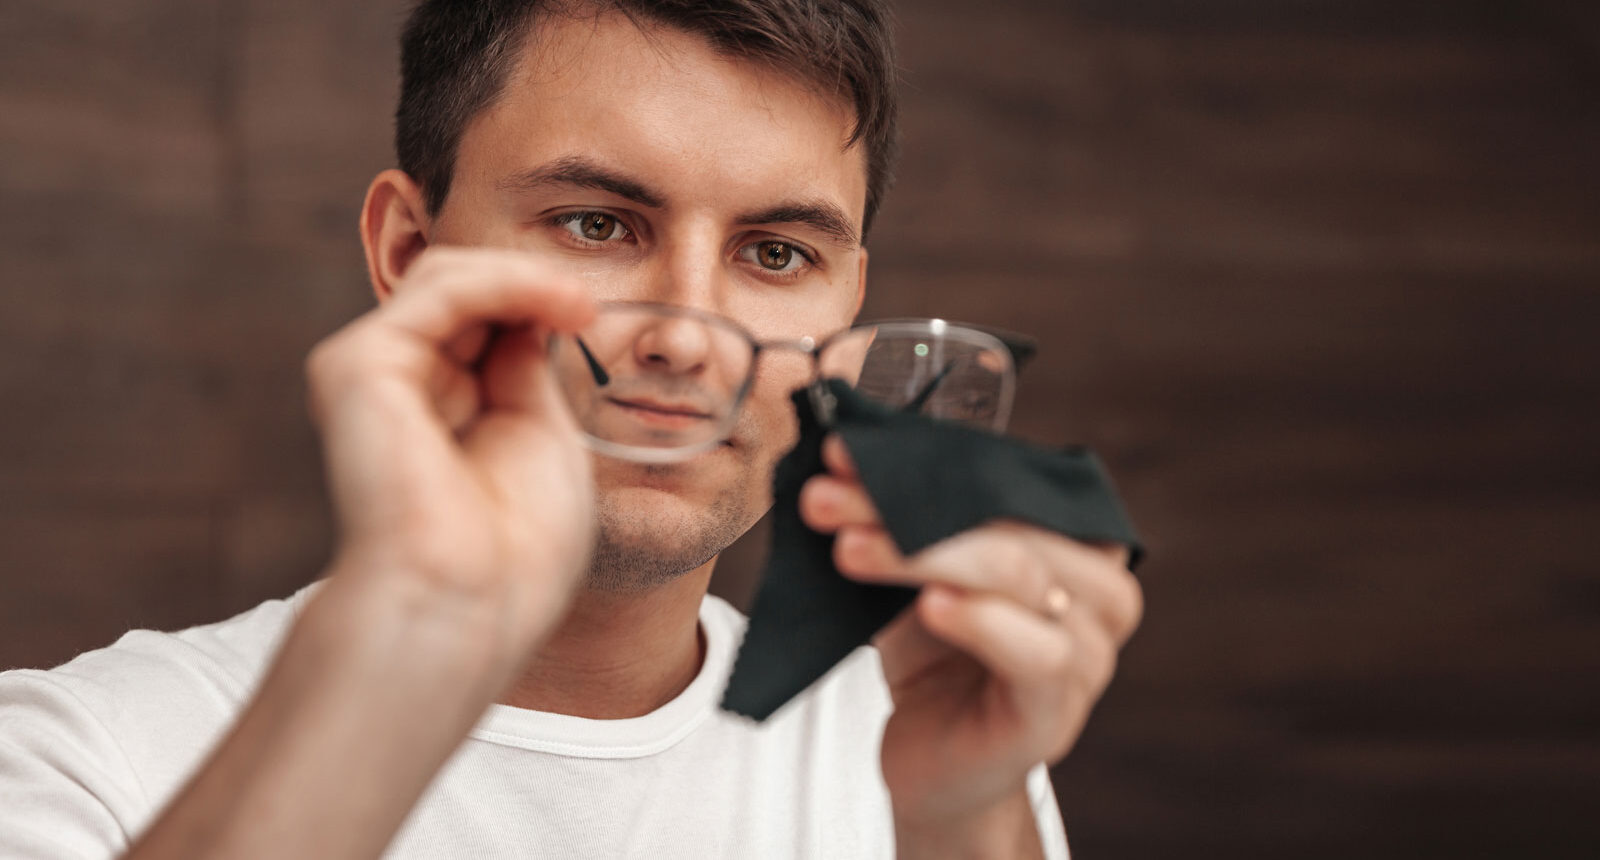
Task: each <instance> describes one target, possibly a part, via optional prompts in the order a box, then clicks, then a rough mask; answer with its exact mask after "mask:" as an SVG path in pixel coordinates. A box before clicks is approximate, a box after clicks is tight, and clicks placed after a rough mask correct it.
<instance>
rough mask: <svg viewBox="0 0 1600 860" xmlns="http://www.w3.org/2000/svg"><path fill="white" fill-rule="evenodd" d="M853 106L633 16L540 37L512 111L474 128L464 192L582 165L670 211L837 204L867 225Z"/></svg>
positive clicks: (551, 28) (551, 20) (539, 32)
mask: <svg viewBox="0 0 1600 860" xmlns="http://www.w3.org/2000/svg"><path fill="white" fill-rule="evenodd" d="M853 122H854V114H853V113H852V111H851V109H850V106H849V105H848V104H847V103H845V102H844V100H843V99H838V98H830V97H828V96H826V95H823V94H821V93H818V92H817V91H816V90H815V89H814V88H813V87H811V86H809V85H808V84H807V83H806V82H804V81H801V80H798V79H797V78H795V77H793V76H790V75H785V74H782V73H780V72H777V71H774V70H772V69H769V68H766V67H764V66H762V65H759V64H757V63H754V62H750V61H744V60H739V59H735V58H730V57H726V56H723V55H721V54H719V53H717V52H716V51H715V50H714V49H713V48H712V47H711V46H710V44H709V43H708V42H706V41H705V40H704V39H703V38H701V37H699V36H696V35H693V34H690V33H685V32H681V31H678V30H673V29H671V28H666V27H649V26H648V25H635V24H634V23H633V22H632V21H630V20H629V19H627V18H626V17H623V16H621V15H619V14H614V13H613V14H604V15H598V16H593V17H583V18H573V17H568V16H562V15H554V16H550V17H547V18H545V19H543V20H541V21H540V22H539V23H538V24H537V25H536V32H535V34H534V35H533V36H532V37H531V38H530V39H529V40H528V43H527V44H526V45H525V46H524V48H523V50H522V53H521V55H520V57H519V59H518V62H517V65H516V66H515V67H514V69H513V70H512V71H511V73H510V75H509V76H508V78H507V81H506V83H505V86H504V87H503V89H502V92H501V95H500V97H499V98H498V99H497V100H496V101H495V102H494V103H493V104H492V105H490V106H489V107H488V108H487V109H485V110H484V111H483V112H482V113H481V114H480V115H479V116H478V117H477V118H475V119H474V121H473V122H472V123H471V124H470V125H469V126H468V128H467V129H466V131H465V133H464V134H463V135H462V138H461V142H460V146H459V148H458V151H457V160H456V180H457V181H458V182H459V181H469V182H470V181H473V180H477V181H480V182H482V181H487V182H490V183H492V182H494V181H496V180H498V179H501V178H503V177H504V176H505V175H506V174H508V173H511V172H515V171H517V170H522V169H526V168H528V167H532V166H536V165H538V164H541V163H544V162H546V161H548V160H550V159H553V158H560V157H565V156H570V155H573V154H582V155H585V156H587V157H590V158H593V159H595V160H597V161H600V162H602V163H606V164H611V165H615V166H618V167H621V168H624V169H626V170H628V171H630V172H632V173H635V174H637V175H639V176H641V177H644V178H647V179H648V180H649V181H650V182H651V183H652V184H653V185H654V186H656V187H659V188H661V189H663V190H664V191H665V192H666V194H667V197H668V199H669V204H668V205H669V207H671V206H674V205H677V206H686V207H687V206H695V207H699V206H703V207H709V208H716V207H724V206H726V207H735V208H745V207H749V206H752V205H761V204H763V203H766V202H768V201H770V200H772V199H774V198H783V197H795V196H804V197H819V196H821V197H826V198H830V199H833V200H834V201H835V202H836V203H837V205H838V206H840V207H841V208H842V209H844V211H846V212H848V213H851V214H852V215H853V216H854V218H855V220H856V223H857V224H859V223H860V220H861V215H862V210H863V208H864V206H865V199H866V166H865V164H866V163H865V157H864V154H863V152H862V147H861V145H860V144H859V142H858V143H857V144H856V145H853V146H850V147H849V148H848V149H847V148H846V147H845V143H846V141H847V140H848V139H849V135H850V131H851V129H852V124H853Z"/></svg>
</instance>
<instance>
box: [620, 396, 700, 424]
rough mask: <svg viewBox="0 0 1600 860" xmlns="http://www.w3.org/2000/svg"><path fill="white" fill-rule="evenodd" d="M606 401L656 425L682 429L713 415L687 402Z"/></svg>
mask: <svg viewBox="0 0 1600 860" xmlns="http://www.w3.org/2000/svg"><path fill="white" fill-rule="evenodd" d="M606 401H607V402H608V403H610V404H612V405H613V406H616V407H618V408H620V409H622V410H623V411H624V412H626V413H627V414H628V415H630V416H632V417H634V418H637V419H638V420H640V421H644V422H646V423H648V424H653V425H655V426H658V427H664V428H672V429H682V428H685V427H690V426H693V425H695V424H697V423H699V422H702V421H711V420H713V419H714V417H713V416H712V415H711V414H710V413H709V412H705V411H703V410H700V409H697V408H695V406H694V405H693V404H689V403H665V402H661V401H657V400H649V399H644V398H621V397H607V398H606Z"/></svg>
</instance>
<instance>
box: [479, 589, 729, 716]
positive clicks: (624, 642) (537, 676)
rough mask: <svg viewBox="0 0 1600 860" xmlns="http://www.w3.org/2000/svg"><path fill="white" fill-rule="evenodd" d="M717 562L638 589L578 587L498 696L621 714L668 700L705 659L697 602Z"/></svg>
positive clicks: (553, 708)
mask: <svg viewBox="0 0 1600 860" xmlns="http://www.w3.org/2000/svg"><path fill="white" fill-rule="evenodd" d="M715 564H716V559H712V560H711V561H709V562H707V563H706V564H704V565H702V566H701V567H699V568H697V569H695V570H693V571H690V572H689V573H686V574H684V575H683V576H680V577H678V578H677V579H674V580H673V581H671V582H669V583H667V584H665V585H660V586H657V587H655V588H651V589H647V590H643V591H595V590H592V589H588V588H584V589H580V590H579V592H578V594H577V595H576V596H575V597H574V598H573V602H572V608H571V609H569V610H568V611H567V616H566V618H565V619H564V620H563V621H562V622H561V624H560V626H558V627H557V628H556V630H555V632H554V634H552V635H551V636H550V638H549V639H548V640H546V642H545V643H544V644H543V645H541V646H540V647H539V650H538V652H537V653H535V654H534V656H533V659H532V660H531V661H529V663H528V665H527V667H526V668H525V669H524V670H523V672H522V675H521V677H519V678H518V679H517V681H516V682H515V683H514V684H513V685H512V686H511V688H510V689H509V690H508V691H507V692H506V694H505V696H504V697H502V699H501V701H502V703H503V704H507V705H511V706H513V707H518V708H526V709H528V710H534V711H544V712H547V713H555V714H568V715H571V716H575V717H587V718H589V719H595V720H619V719H626V718H628V717H638V716H643V715H645V714H648V713H650V712H651V711H654V710H655V709H656V708H659V707H661V706H662V705H665V704H666V703H667V702H670V701H672V699H673V698H675V697H676V696H677V695H678V694H679V693H681V692H683V690H684V688H686V687H688V686H689V682H691V681H693V680H694V678H695V675H696V674H698V673H699V671H700V663H701V661H702V660H703V659H704V650H705V646H704V643H703V642H702V641H701V635H700V623H699V619H700V601H701V599H702V598H703V597H704V596H705V593H706V586H707V585H708V584H709V583H710V581H711V568H712V566H713V565H715Z"/></svg>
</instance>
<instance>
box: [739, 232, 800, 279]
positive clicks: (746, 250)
mask: <svg viewBox="0 0 1600 860" xmlns="http://www.w3.org/2000/svg"><path fill="white" fill-rule="evenodd" d="M739 256H740V257H743V258H744V259H746V260H749V261H750V262H752V263H755V264H756V265H758V266H760V267H761V268H763V269H766V270H767V271H769V272H774V273H778V274H798V273H799V272H800V270H801V269H803V268H804V267H805V266H806V265H807V264H809V263H810V262H811V259H810V258H809V257H808V256H807V255H806V253H805V252H804V251H802V250H800V249H799V248H797V247H795V246H794V245H791V244H789V243H788V242H779V241H777V240H775V239H768V240H766V241H762V242H755V243H752V244H749V245H746V246H744V247H743V248H740V249H739Z"/></svg>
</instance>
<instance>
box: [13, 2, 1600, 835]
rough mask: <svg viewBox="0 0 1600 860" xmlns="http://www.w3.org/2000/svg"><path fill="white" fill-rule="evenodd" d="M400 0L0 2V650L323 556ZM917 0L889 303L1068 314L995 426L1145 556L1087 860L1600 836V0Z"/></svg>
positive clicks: (1085, 777)
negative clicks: (359, 216)
mask: <svg viewBox="0 0 1600 860" xmlns="http://www.w3.org/2000/svg"><path fill="white" fill-rule="evenodd" d="M401 5H402V4H400V3H399V2H397V1H396V2H385V3H367V2H357V0H317V2H311V0H285V2H275V3H262V2H245V0H136V2H135V1H134V0H130V2H124V3H114V4H103V3H91V2H85V0H78V2H61V3H55V2H51V3H46V2H40V0H35V2H18V3H9V4H4V5H0V39H3V42H4V44H5V46H6V49H5V50H0V283H3V288H0V396H3V399H4V402H5V404H6V412H5V418H4V420H0V581H3V593H4V599H3V601H0V664H4V665H49V664H52V663H54V662H57V661H59V660H62V659H65V658H67V657H69V656H70V655H72V654H73V653H75V652H77V651H80V650H82V649H85V648H89V647H94V646H97V645H101V644H104V643H106V642H109V641H110V640H112V639H114V638H115V637H116V636H117V635H119V634H120V633H121V632H122V631H124V630H125V629H127V628H129V627H131V626H154V627H175V626H182V625H185V624H191V623H198V622H202V621H207V620H213V619H216V618H220V617H223V616H226V615H228V614H229V613H232V612H235V611H238V610H240V609H243V608H245V607H247V606H249V605H252V604H253V603H255V602H257V601H259V600H261V599H263V598H265V597H268V596H271V595H275V594H281V593H284V592H286V591H288V590H291V589H293V588H295V587H296V586H298V585H299V584H301V583H303V582H305V581H307V580H309V579H310V578H311V577H313V576H315V575H316V573H317V571H318V569H319V568H320V566H321V564H322V562H323V560H324V559H325V558H326V556H327V552H328V548H329V546H330V545H331V541H332V535H331V532H330V526H329V524H328V513H327V506H326V501H325V499H324V498H323V493H322V490H321V483H320V470H319V466H318V463H317V454H316V445H315V438H314V436H313V435H312V433H311V431H310V429H309V427H308V425H307V424H306V422H305V420H304V417H303V407H302V403H303V388H302V383H301V381H300V362H301V358H302V356H303V354H304V352H305V350H306V349H307V348H308V347H309V346H310V345H311V344H312V343H313V342H315V341H316V340H317V339H318V338H319V337H321V336H322V335H324V334H325V333H327V332H329V331H331V330H333V329H334V328H336V327H337V326H338V325H339V324H340V323H342V322H343V321H344V320H347V319H349V318H351V317H352V316H354V315H355V314H356V313H359V312H360V311H361V310H362V309H364V308H365V307H367V306H368V304H369V302H370V297H369V294H368V292H367V288H366V286H365V276H364V273H363V269H362V263H361V258H360V253H359V248H358V245H357V242H356V237H355V219H356V213H357V207H358V205H359V202H360V195H361V193H362V190H363V189H364V187H365V184H366V182H367V181H368V180H369V179H370V177H371V175H372V174H373V173H374V172H375V171H376V170H378V169H381V168H382V167H384V166H386V165H388V164H389V163H390V160H391V156H390V154H389V151H388V145H389V144H388V139H389V116H390V114H391V111H392V108H393V106H392V103H391V102H392V98H393V92H394V83H395V82H394V69H395V62H396V51H395V46H394V34H395V30H396V28H397V26H398V21H399V19H400V14H401ZM899 18H900V20H901V43H902V48H903V51H904V57H903V61H904V65H905V68H906V78H907V91H906V94H905V116H904V126H905V131H906V153H905V160H904V163H903V167H902V169H901V171H900V181H899V185H898V187H897V188H896V190H895V191H894V192H893V193H891V195H890V196H889V198H888V199H887V202H886V205H885V208H884V210H883V212H882V215H881V216H880V220H879V223H878V225H877V226H876V227H875V230H874V235H873V237H872V241H871V243H870V244H871V250H872V261H873V262H872V279H871V285H870V288H869V297H868V306H867V310H866V315H867V316H887V315H897V316H898V315H914V314H929V315H940V316H945V317H950V318H956V319H967V320H972V321H976V322H982V323H990V324H995V325H1000V326H1004V327H1007V328H1013V329H1018V330H1022V331H1027V332H1030V333H1033V334H1035V335H1037V336H1039V337H1040V338H1041V340H1042V342H1043V349H1042V351H1041V354H1040V356H1039V358H1038V360H1037V361H1036V362H1035V364H1034V365H1032V366H1031V367H1030V368H1029V369H1028V371H1027V373H1026V375H1025V377H1024V380H1023V384H1022V391H1021V397H1020V400H1019V405H1018V410H1017V415H1016V416H1015V418H1014V421H1013V426H1014V429H1015V430H1016V431H1017V432H1018V433H1019V434H1020V435H1023V436H1025V437H1028V438H1032V439H1036V440H1040V441H1048V442H1064V441H1069V440H1071V441H1080V442H1087V443H1090V444H1092V445H1094V446H1095V447H1096V448H1097V449H1099V450H1100V451H1101V453H1102V455H1103V456H1104V457H1105V459H1106V460H1107V462H1108V463H1109V464H1110V466H1111V468H1112V470H1113V473H1114V474H1115V475H1116V477H1117V479H1118V480H1119V482H1120V484H1121V486H1122V488H1123V489H1124V491H1125V494H1126V496H1127V500H1128V502H1129V505H1130V507H1131V509H1132V511H1133V512H1134V514H1135V516H1136V518H1137V519H1138V521H1139V522H1140V524H1141V526H1142V527H1143V529H1144V531H1145V532H1146V533H1147V536H1148V539H1149V543H1150V545H1151V550H1152V555H1151V560H1150V562H1149V564H1148V566H1147V567H1146V568H1145V569H1144V570H1143V571H1142V575H1143V578H1144V581H1145V584H1146V589H1147V596H1148V601H1149V610H1148V615H1147V620H1146V623H1145V626H1144V629H1143V630H1142V631H1141V632H1140V634H1139V635H1138V637H1137V638H1136V639H1135V641H1134V643H1133V644H1132V645H1131V646H1130V648H1129V649H1128V651H1127V652H1126V655H1125V658H1124V660H1123V664H1122V668H1121V672H1120V674H1119V677H1118V680H1117V682H1116V683H1115V685H1114V686H1113V687H1112V689H1111V691H1110V693H1109V694H1108V696H1107V698H1106V699H1105V701H1104V702H1103V703H1102V705H1101V707H1100V708H1099V710H1098V711H1097V713H1096V715H1095V717H1094V720H1093V722H1092V724H1091V726H1090V729H1089V731H1088V733H1087V735H1086V736H1085V738H1084V740H1083V742H1082V744H1081V745H1080V748H1079V749H1078V750H1077V751H1075V752H1074V753H1073V755H1072V756H1071V757H1070V758H1069V759H1068V760H1067V761H1066V762H1064V763H1063V764H1062V765H1060V766H1059V767H1058V768H1057V769H1056V771H1055V776H1056V783H1057V788H1058V793H1059V795H1060V797H1061V801H1062V805H1063V808H1064V810H1065V814H1066V818H1067V823H1068V827H1069V831H1070V833H1071V835H1072V840H1073V844H1074V848H1075V853H1077V854H1078V855H1080V856H1084V857H1094V856H1112V857H1196V856H1199V857H1211V856H1259V857H1282V856H1293V857H1310V858H1316V857H1336V856H1337V857H1346V856H1356V855H1359V856H1366V857H1374V858H1413V857H1432V856H1440V857H1442V856H1452V857H1456V856H1486V857H1487V856H1495V857H1500V856H1538V857H1590V856H1595V855H1596V854H1597V853H1600V825H1597V824H1595V823H1594V820H1593V815H1592V812H1591V811H1590V807H1591V806H1592V805H1593V798H1594V787H1595V786H1596V785H1597V784H1600V737H1597V733H1596V727H1597V726H1600V687H1597V686H1596V684H1595V683H1594V680H1593V679H1594V678H1595V677H1596V674H1597V672H1600V576H1597V570H1596V566H1597V563H1600V553H1597V552H1596V550H1597V548H1600V547H1597V541H1596V539H1595V538H1594V535H1595V533H1596V528H1595V523H1596V522H1600V493H1597V492H1596V489H1597V488H1600V450H1597V448H1596V446H1595V445H1594V440H1595V439H1597V438H1600V350H1597V347H1596V335H1595V332H1596V329H1597V323H1600V286H1597V285H1600V242H1597V240H1596V236H1597V235H1600V205H1597V203H1596V201H1597V200H1600V180H1597V175H1600V171H1597V168H1600V164H1597V158H1596V153H1597V152H1600V101H1597V100H1596V98H1595V93H1596V91H1597V84H1600V60H1597V57H1600V16H1597V15H1596V13H1595V12H1594V11H1593V7H1592V4H1585V3H1578V2H1572V0H1544V2H1531V3H1517V4H1512V3H1500V2H1486V0H1474V2H1466V3H1459V4H1424V3H1399V4H1395V3H1378V2H1372V0H1347V2H1342V3H1333V2H1325V0H1310V2H1300V3H1292V4H1287V3H1273V2H1268V0H1209V2H1204V3H1197V2H1179V0H1123V2H1118V3H1109V2H1101V0H1084V2H1077V3H1070V4H1063V3H1055V2H1044V0H996V2H991V3H985V4H978V5H974V4H970V3H961V2H954V0H918V2H915V3H912V2H909V0H907V2H904V3H901V4H900V8H899ZM760 553H761V536H760V535H759V534H755V535H752V536H751V538H750V539H747V540H746V541H743V542H741V543H740V544H739V545H737V546H736V547H735V548H734V549H733V550H731V551H730V552H729V553H728V555H727V556H726V558H725V562H724V564H723V567H722V569H721V570H719V572H718V577H717V580H718V581H717V583H716V584H715V586H714V588H715V589H716V590H717V591H718V592H719V593H723V594H726V595H729V596H730V597H732V598H733V599H735V600H736V601H738V602H744V601H746V600H748V598H749V595H750V594H751V593H752V588H753V582H752V579H751V577H752V572H753V571H754V570H755V569H756V568H757V567H758V565H759V562H760Z"/></svg>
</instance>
